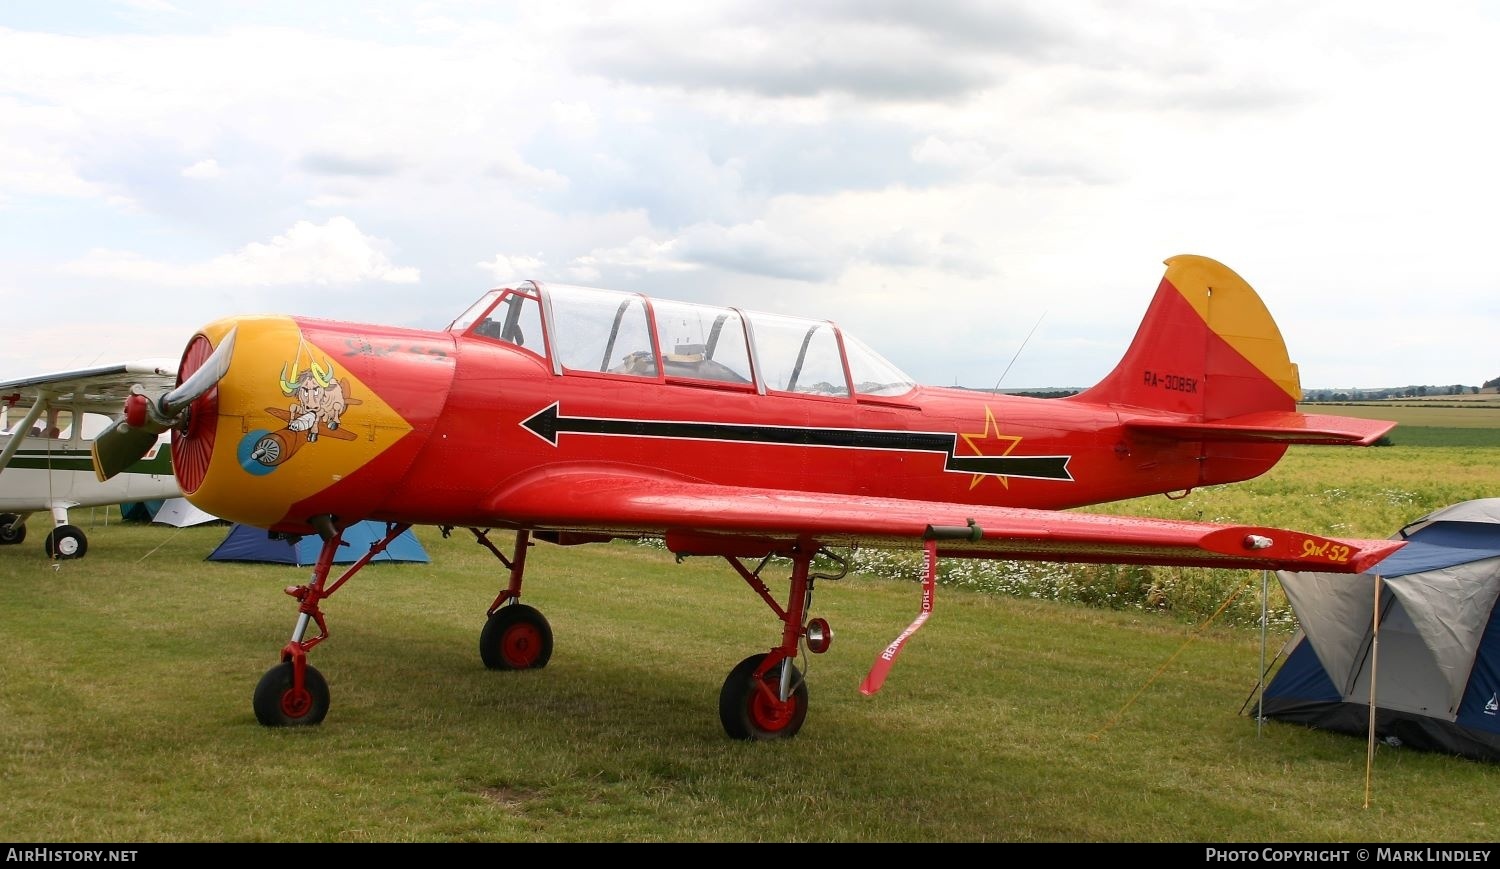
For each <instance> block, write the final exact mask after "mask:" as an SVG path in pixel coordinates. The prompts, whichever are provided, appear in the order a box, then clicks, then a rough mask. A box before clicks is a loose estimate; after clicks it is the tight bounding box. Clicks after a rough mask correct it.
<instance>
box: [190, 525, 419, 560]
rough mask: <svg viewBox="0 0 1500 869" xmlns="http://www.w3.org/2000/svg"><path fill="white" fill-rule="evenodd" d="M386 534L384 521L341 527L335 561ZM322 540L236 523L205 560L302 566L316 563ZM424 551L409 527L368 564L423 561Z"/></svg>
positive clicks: (356, 553)
mask: <svg viewBox="0 0 1500 869" xmlns="http://www.w3.org/2000/svg"><path fill="white" fill-rule="evenodd" d="M383 537H385V523H384V522H376V521H374V520H367V521H364V522H358V523H356V524H354V525H350V526H349V527H348V528H345V529H344V541H343V542H344V544H345V545H344V546H341V547H339V551H338V554H337V555H335V556H334V557H333V560H334V563H335V564H348V563H352V562H355V561H358V560H359V559H360V558H362V557H364V555H365V553H367V552H369V551H370V546H371V544H374V543H378V542H380V539H381V538H383ZM322 548H323V541H322V540H321V539H319V538H318V536H317V535H311V536H308V537H303V538H301V539H299V540H297V541H296V542H295V543H294V542H292V541H291V540H287V539H285V538H272V537H271V535H270V534H268V533H267V532H266V530H265V529H264V528H256V527H254V526H251V525H241V524H239V523H235V524H233V525H231V526H230V527H229V533H228V534H227V535H225V537H224V541H223V542H222V543H220V544H219V545H218V547H217V548H215V549H214V551H213V552H210V553H209V554H208V558H207V560H208V561H254V562H266V563H272V564H295V565H299V566H303V567H307V566H311V565H313V564H316V563H317V562H318V552H319V550H321V549H322ZM431 560H432V559H430V558H428V557H427V550H426V549H423V548H422V543H421V541H419V540H417V538H416V535H414V534H412V530H411V529H410V528H408V529H406V530H405V531H403V532H401V534H399V535H398V536H397V537H396V539H395V540H392V541H391V542H390V545H388V546H387V547H386V548H385V549H384V550H382V551H381V552H380V554H379V555H377V556H375V557H374V558H372V559H370V563H371V564H379V563H381V562H392V561H394V562H422V563H426V562H429V561H431Z"/></svg>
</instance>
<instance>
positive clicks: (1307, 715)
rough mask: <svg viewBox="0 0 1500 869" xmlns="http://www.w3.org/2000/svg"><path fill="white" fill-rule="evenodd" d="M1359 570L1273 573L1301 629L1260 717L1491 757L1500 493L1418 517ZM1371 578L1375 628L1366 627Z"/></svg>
mask: <svg viewBox="0 0 1500 869" xmlns="http://www.w3.org/2000/svg"><path fill="white" fill-rule="evenodd" d="M1398 538H1405V539H1406V540H1407V541H1408V542H1407V545H1406V546H1404V547H1402V548H1401V549H1399V550H1397V551H1396V552H1394V553H1392V554H1391V555H1390V556H1389V557H1387V558H1385V559H1383V560H1382V561H1381V562H1380V563H1379V564H1376V565H1375V566H1374V567H1372V568H1370V570H1369V572H1367V573H1364V574H1358V575H1352V576H1351V575H1347V574H1329V573H1288V572H1280V571H1278V572H1277V574H1276V575H1277V577H1278V578H1279V579H1280V581H1281V585H1282V588H1283V589H1285V591H1286V594H1287V598H1288V600H1290V602H1291V605H1292V610H1293V612H1295V613H1296V615H1297V620H1298V622H1299V625H1300V627H1299V631H1298V633H1297V634H1296V635H1295V636H1293V637H1292V639H1291V640H1290V641H1289V642H1288V646H1287V649H1286V650H1285V651H1286V660H1285V661H1284V663H1283V664H1282V666H1281V669H1280V670H1278V671H1277V673H1276V676H1275V678H1273V679H1272V680H1271V681H1270V683H1269V684H1268V685H1267V686H1266V688H1265V692H1264V694H1263V695H1262V698H1261V703H1262V706H1261V712H1262V714H1263V715H1264V716H1265V717H1266V718H1270V719H1277V720H1282V721H1288V722H1298V723H1302V724H1305V725H1308V726H1312V727H1319V728H1324V729H1327V730H1332V731H1338V732H1344V733H1351V734H1359V735H1367V734H1369V733H1370V729H1371V722H1370V707H1371V703H1372V699H1371V695H1370V682H1371V674H1372V673H1374V681H1375V693H1374V697H1373V704H1374V707H1375V716H1374V725H1373V726H1374V734H1373V735H1374V737H1375V738H1377V739H1380V740H1381V741H1383V742H1385V743H1386V744H1389V745H1405V746H1408V747H1411V748H1416V749H1420V750H1424V751H1438V752H1446V753H1449V754H1456V755H1460V756H1463V757H1468V758H1472V759H1476V760H1485V761H1491V762H1500V606H1497V600H1500V498H1484V499H1480V500H1475V501H1465V502H1462V503H1459V504H1454V505H1452V506H1449V507H1445V508H1443V509H1441V510H1438V511H1436V512H1434V513H1431V514H1429V515H1427V516H1424V517H1422V518H1421V519H1418V520H1416V521H1415V522H1412V523H1411V524H1410V525H1408V526H1406V527H1405V528H1403V529H1401V531H1400V532H1398V533H1397V534H1395V535H1393V536H1392V539H1398ZM1377 576H1378V577H1379V586H1378V587H1379V589H1380V600H1379V613H1380V620H1379V625H1378V631H1377V630H1375V629H1374V623H1375V619H1374V616H1375V612H1376V599H1375V590H1376V587H1377V583H1376V578H1377Z"/></svg>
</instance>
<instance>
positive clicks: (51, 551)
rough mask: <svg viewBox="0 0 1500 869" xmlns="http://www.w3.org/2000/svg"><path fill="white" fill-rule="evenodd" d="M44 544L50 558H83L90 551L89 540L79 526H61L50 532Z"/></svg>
mask: <svg viewBox="0 0 1500 869" xmlns="http://www.w3.org/2000/svg"><path fill="white" fill-rule="evenodd" d="M42 542H43V544H44V545H45V546H46V547H47V557H48V558H82V557H83V556H84V553H86V552H88V551H89V540H88V538H87V537H84V536H83V529H82V528H79V527H78V526H77V525H59V526H57V527H56V528H53V529H52V530H51V531H48V532H47V539H46V540H44V541H42Z"/></svg>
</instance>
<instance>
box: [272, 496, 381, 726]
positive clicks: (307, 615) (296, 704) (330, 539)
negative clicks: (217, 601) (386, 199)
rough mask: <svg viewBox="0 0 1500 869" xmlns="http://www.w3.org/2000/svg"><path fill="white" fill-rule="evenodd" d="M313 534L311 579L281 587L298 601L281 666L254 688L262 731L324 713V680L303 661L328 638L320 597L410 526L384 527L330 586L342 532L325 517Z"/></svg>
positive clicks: (309, 720)
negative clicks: (317, 543)
mask: <svg viewBox="0 0 1500 869" xmlns="http://www.w3.org/2000/svg"><path fill="white" fill-rule="evenodd" d="M313 527H315V528H317V529H318V536H320V537H321V538H322V539H323V548H322V549H321V550H319V552H318V562H317V564H316V565H314V566H313V575H312V580H311V581H310V582H308V584H307V585H295V586H290V587H288V588H286V589H285V591H286V593H287V594H289V595H291V596H292V597H295V598H296V599H297V600H298V601H300V602H301V603H300V605H299V606H298V608H297V625H296V627H295V628H293V629H292V638H291V640H289V641H288V642H287V644H286V645H285V646H283V647H282V649H281V663H279V664H277V665H276V666H274V667H272V668H271V669H269V670H267V671H266V673H265V675H264V676H262V677H261V679H260V683H259V684H257V685H256V686H255V695H254V698H253V702H252V705H253V707H254V709H255V720H257V721H259V722H260V723H261V724H264V725H265V726H266V727H297V726H307V725H314V724H320V723H322V721H323V718H324V717H325V716H327V715H328V705H329V699H330V698H329V692H328V681H327V680H326V679H324V678H323V674H322V673H319V672H318V670H317V668H315V667H313V666H312V665H310V664H308V663H307V653H308V652H310V651H312V648H313V646H316V645H317V644H319V643H321V642H323V641H324V640H326V639H328V623H327V622H326V621H325V620H324V618H323V610H322V607H320V606H319V604H320V603H322V601H323V599H324V598H326V597H329V596H331V595H332V594H333V593H334V592H336V591H338V590H339V588H340V587H341V586H342V585H343V584H344V583H346V582H348V581H349V580H350V578H352V577H353V576H354V574H356V573H358V572H359V571H360V569H361V568H363V567H364V566H365V565H366V564H369V563H370V559H372V558H374V557H375V556H377V555H379V554H380V553H381V552H384V551H385V548H386V547H387V546H389V545H390V543H391V541H392V540H395V539H396V538H397V537H399V536H401V534H402V533H403V532H405V531H406V529H408V528H410V527H411V525H410V524H393V523H387V524H386V530H385V536H384V537H382V538H381V539H380V540H377V541H376V542H374V543H372V544H370V551H369V552H366V553H365V554H364V555H362V556H360V558H359V560H358V561H356V562H354V563H353V564H351V565H350V566H349V568H348V569H347V570H345V571H344V572H343V573H342V574H341V575H340V576H339V578H338V579H336V580H334V581H333V582H332V583H331V584H328V585H326V586H325V585H324V583H325V582H326V581H327V579H328V573H329V570H330V569H332V567H333V558H334V555H335V554H337V553H338V550H339V547H340V546H342V545H343V541H344V532H343V530H342V529H336V528H335V527H334V526H333V522H332V520H331V519H330V518H329V517H326V516H323V517H318V518H317V519H315V520H314V521H313ZM313 623H316V624H317V626H318V635H317V636H315V637H308V636H307V629H308V627H309V626H310V625H311V624H313Z"/></svg>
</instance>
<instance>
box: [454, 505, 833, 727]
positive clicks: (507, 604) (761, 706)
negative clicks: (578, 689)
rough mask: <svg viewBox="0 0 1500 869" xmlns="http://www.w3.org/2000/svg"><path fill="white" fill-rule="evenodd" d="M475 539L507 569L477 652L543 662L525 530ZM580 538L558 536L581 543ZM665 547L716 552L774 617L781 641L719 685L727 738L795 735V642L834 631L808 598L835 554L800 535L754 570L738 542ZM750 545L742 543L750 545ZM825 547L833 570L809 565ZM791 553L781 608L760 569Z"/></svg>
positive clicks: (516, 666) (763, 552) (506, 661)
mask: <svg viewBox="0 0 1500 869" xmlns="http://www.w3.org/2000/svg"><path fill="white" fill-rule="evenodd" d="M469 530H470V531H471V532H473V534H474V536H475V537H476V538H477V539H478V541H479V543H480V544H481V545H483V546H484V547H486V548H487V549H489V550H490V552H492V553H494V555H495V557H496V558H498V559H500V563H501V564H504V565H505V567H506V569H507V570H508V571H509V583H508V585H507V586H506V588H505V589H504V590H502V591H501V592H500V594H499V595H498V596H497V597H496V598H495V601H494V603H492V604H490V608H489V611H488V619H487V620H486V622H485V625H484V630H483V631H481V632H480V635H479V656H480V658H482V659H483V660H484V665H485V666H486V667H489V668H490V669H492V670H526V669H536V668H540V667H544V666H546V664H547V661H548V659H549V658H551V657H552V628H551V627H550V626H549V625H548V624H547V619H546V618H545V617H543V616H542V614H541V613H540V612H538V611H537V610H536V609H534V608H532V607H530V606H526V605H525V604H522V603H520V597H521V582H522V578H523V576H524V574H525V571H526V550H527V548H528V547H529V546H531V538H530V532H527V531H518V532H517V533H516V546H515V550H514V552H513V553H512V555H511V556H510V557H509V558H507V557H506V556H505V554H504V553H502V552H501V551H500V550H499V549H498V548H496V547H495V545H494V544H493V543H491V542H490V540H489V537H488V532H484V531H480V530H478V529H476V528H470V529H469ZM586 539H587V538H575V539H574V540H572V541H568V540H566V539H565V538H562V537H559V538H558V539H557V542H560V543H561V542H586ZM667 548H668V549H671V550H672V551H673V552H674V553H676V554H677V555H678V556H679V557H681V556H684V555H719V556H722V557H723V558H724V559H725V560H726V561H728V562H729V564H730V566H731V567H733V568H734V569H735V571H736V572H738V573H739V574H740V576H741V577H742V578H743V579H744V580H745V582H746V583H747V584H748V585H749V586H750V588H751V589H753V590H754V591H755V593H756V594H758V595H760V597H761V599H762V600H764V601H765V602H766V605H767V606H769V607H770V608H771V611H772V612H774V613H776V616H777V618H779V619H780V620H781V623H782V632H781V645H779V646H777V647H776V648H774V649H771V650H770V651H769V652H762V653H759V654H755V655H751V656H750V657H748V658H746V659H745V660H743V661H741V662H740V663H739V664H737V665H736V666H735V667H734V669H733V670H731V671H730V672H729V677H728V678H727V679H725V680H724V686H723V688H722V689H720V691H719V722H720V723H721V724H723V725H724V732H725V733H727V734H728V735H729V736H731V737H733V738H734V739H786V738H788V737H791V736H795V735H796V734H797V731H798V730H800V729H801V728H802V722H803V721H804V720H805V719H806V718H807V681H806V680H805V678H804V677H803V675H802V673H801V672H800V671H799V670H798V669H797V667H796V666H795V665H794V663H793V659H794V658H795V657H796V655H797V651H798V648H799V646H800V645H801V643H802V642H803V641H804V640H805V641H806V644H807V650H808V651H809V652H813V653H821V652H826V651H828V647H829V646H830V645H831V644H832V642H833V631H832V629H831V628H829V626H828V622H826V621H825V620H823V619H812V620H810V621H808V620H807V609H808V607H809V606H810V605H811V603H812V589H813V581H814V580H815V579H838V578H840V577H842V576H843V575H844V574H845V573H847V572H848V570H849V566H848V564H847V563H846V562H844V561H843V560H842V559H839V558H837V556H833V555H832V553H827V552H826V550H822V549H820V547H818V546H817V544H815V543H812V542H810V541H802V542H799V543H797V544H794V545H789V546H786V547H783V548H782V549H781V550H778V551H772V547H771V546H770V544H769V543H766V544H762V545H760V546H759V547H758V551H755V552H753V555H758V556H760V558H761V561H760V564H758V565H757V566H756V568H755V569H754V570H750V569H748V568H746V567H745V565H744V563H743V562H741V561H740V556H741V555H745V556H747V557H749V556H751V555H752V553H751V552H749V551H748V550H747V548H746V547H745V546H744V544H743V543H741V542H740V541H722V540H716V539H714V538H710V537H702V536H693V535H681V536H679V535H669V536H668V539H667ZM756 548H757V547H753V546H752V547H749V549H756ZM820 551H821V552H824V553H825V554H828V555H829V556H830V557H832V558H834V560H835V561H838V563H839V564H840V566H841V568H842V569H841V570H840V572H839V573H838V574H829V575H824V574H814V573H812V572H811V565H812V560H813V557H814V556H816V555H817V554H818V553H819V552H820ZM774 555H780V556H783V557H787V558H790V559H791V560H792V579H791V590H790V591H789V592H788V595H787V597H788V604H787V606H786V607H785V608H783V607H782V606H781V605H780V604H778V603H777V602H776V599H775V598H774V597H772V596H771V590H770V588H768V587H767V586H766V584H765V583H764V582H762V581H761V579H760V573H761V571H762V570H764V569H765V567H766V565H767V564H768V563H769V562H770V560H771V558H772V556H774Z"/></svg>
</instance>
